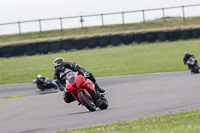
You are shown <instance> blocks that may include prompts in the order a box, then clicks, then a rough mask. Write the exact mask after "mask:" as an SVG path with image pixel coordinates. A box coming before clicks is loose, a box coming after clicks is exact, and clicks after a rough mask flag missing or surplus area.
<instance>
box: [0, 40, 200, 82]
mask: <svg viewBox="0 0 200 133" xmlns="http://www.w3.org/2000/svg"><path fill="white" fill-rule="evenodd" d="M199 44H200V40H199V39H196V40H187V41H176V42H155V43H151V44H148V43H143V44H139V45H138V44H134V43H133V44H131V45H120V46H118V47H113V46H109V47H107V48H95V49H85V50H80V51H76V50H74V51H71V52H65V51H63V52H61V53H56V54H55V53H53V54H52V53H49V54H47V55H35V56H23V57H12V58H4V59H0V67H1V69H0V75H1V76H0V84H1V85H2V84H13V83H25V82H32V80H33V79H35V78H36V76H37V74H39V73H40V74H42V75H43V76H48V77H50V78H53V72H54V68H53V65H52V63H53V60H54V59H55V58H57V57H63V58H64V59H65V60H66V61H68V62H75V63H77V64H78V65H79V66H80V67H84V68H85V69H86V70H87V71H90V72H92V73H93V74H94V76H95V77H104V76H115V75H129V74H143V73H156V72H172V71H186V70H187V66H185V65H183V56H184V52H185V51H188V52H190V53H192V54H194V55H196V58H197V60H198V59H199V57H200V53H199V49H200V45H199Z"/></svg>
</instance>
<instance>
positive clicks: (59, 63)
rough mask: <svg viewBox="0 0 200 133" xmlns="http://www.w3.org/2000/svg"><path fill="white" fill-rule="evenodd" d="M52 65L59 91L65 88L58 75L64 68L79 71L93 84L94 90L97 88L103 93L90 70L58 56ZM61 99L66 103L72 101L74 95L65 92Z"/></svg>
mask: <svg viewBox="0 0 200 133" xmlns="http://www.w3.org/2000/svg"><path fill="white" fill-rule="evenodd" d="M53 66H54V69H55V70H54V74H53V77H54V81H55V82H56V84H57V85H58V88H59V90H60V91H63V90H64V88H65V83H64V82H63V81H62V79H61V78H60V77H59V74H60V72H62V71H64V70H65V69H66V68H68V69H70V70H72V71H74V72H77V71H78V72H79V73H80V74H81V75H83V76H87V77H88V78H89V79H90V80H91V81H92V82H93V83H94V85H95V90H98V91H99V92H100V93H104V92H105V90H104V89H102V88H100V87H99V85H98V84H97V82H96V79H95V78H94V75H93V74H92V73H90V72H87V71H86V70H85V69H84V68H81V67H79V65H77V64H76V63H74V62H65V60H64V59H63V58H62V57H58V58H56V59H55V60H54V61H53ZM63 99H64V101H65V102H66V103H70V102H72V101H74V100H75V99H74V97H73V96H72V95H71V94H70V93H69V92H65V93H64V96H63Z"/></svg>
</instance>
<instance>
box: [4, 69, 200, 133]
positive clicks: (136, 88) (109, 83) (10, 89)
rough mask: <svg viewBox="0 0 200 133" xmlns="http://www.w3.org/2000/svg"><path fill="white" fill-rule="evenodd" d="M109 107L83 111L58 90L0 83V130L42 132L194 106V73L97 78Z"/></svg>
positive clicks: (197, 80)
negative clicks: (43, 91) (17, 96)
mask: <svg viewBox="0 0 200 133" xmlns="http://www.w3.org/2000/svg"><path fill="white" fill-rule="evenodd" d="M97 81H98V82H99V84H100V86H102V87H103V88H105V89H106V97H107V99H108V101H109V107H108V109H106V110H99V109H97V111H95V112H89V111H88V110H87V109H86V108H85V107H84V106H78V103H77V102H76V101H75V102H72V103H70V104H67V103H65V102H64V101H63V99H62V95H63V92H60V91H54V90H53V91H52V92H50V91H49V92H45V93H41V92H40V91H39V90H38V89H37V88H36V86H35V85H34V84H32V83H25V84H15V85H2V86H0V97H2V96H13V95H26V96H24V97H19V98H12V99H0V133H47V132H52V131H57V130H64V129H73V128H80V127H87V126H95V125H101V124H107V123H111V122H117V121H122V120H135V119H138V118H144V117H150V116H155V115H161V114H169V113H176V112H181V111H186V110H187V111H188V110H193V109H200V74H197V75H191V74H190V72H169V73H155V74H141V75H128V76H116V77H106V78H97Z"/></svg>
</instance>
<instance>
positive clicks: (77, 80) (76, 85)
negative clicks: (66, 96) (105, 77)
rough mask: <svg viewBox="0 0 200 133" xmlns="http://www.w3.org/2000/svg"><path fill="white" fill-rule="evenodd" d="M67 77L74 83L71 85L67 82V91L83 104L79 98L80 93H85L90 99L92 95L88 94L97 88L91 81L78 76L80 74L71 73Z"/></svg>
mask: <svg viewBox="0 0 200 133" xmlns="http://www.w3.org/2000/svg"><path fill="white" fill-rule="evenodd" d="M74 74H75V75H74ZM67 77H68V79H69V78H71V82H73V83H70V82H69V81H68V80H66V85H65V89H66V90H67V92H69V93H71V94H72V96H73V97H74V98H75V99H76V100H77V101H79V102H81V103H82V101H81V100H80V98H79V97H78V96H77V94H78V92H79V91H83V92H84V93H85V94H86V96H87V97H88V98H90V94H89V93H88V91H94V88H95V86H94V83H93V82H92V81H91V80H90V79H85V78H84V77H83V76H82V75H78V72H76V73H69V74H68V75H67ZM72 78H74V81H73V80H72ZM86 88H87V89H88V90H87V89H86Z"/></svg>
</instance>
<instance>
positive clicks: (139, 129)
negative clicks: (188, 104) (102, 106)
mask: <svg viewBox="0 0 200 133" xmlns="http://www.w3.org/2000/svg"><path fill="white" fill-rule="evenodd" d="M199 117H200V110H195V111H188V112H181V113H175V114H168V115H161V116H156V117H149V118H144V119H139V120H134V121H121V122H117V123H112V124H106V125H101V126H95V127H88V128H81V129H73V130H65V131H57V132H55V133H199V132H200V119H199Z"/></svg>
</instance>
